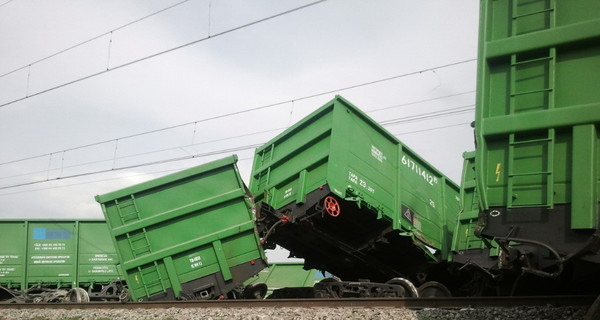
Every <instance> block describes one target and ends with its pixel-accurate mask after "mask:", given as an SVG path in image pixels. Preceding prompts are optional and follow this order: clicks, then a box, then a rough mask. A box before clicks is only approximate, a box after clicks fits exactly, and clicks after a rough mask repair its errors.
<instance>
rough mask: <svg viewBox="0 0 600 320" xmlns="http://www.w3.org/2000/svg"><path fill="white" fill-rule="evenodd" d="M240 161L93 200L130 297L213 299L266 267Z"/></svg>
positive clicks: (208, 166) (233, 159) (229, 160)
mask: <svg viewBox="0 0 600 320" xmlns="http://www.w3.org/2000/svg"><path fill="white" fill-rule="evenodd" d="M236 163H237V157H236V156H231V157H228V158H225V159H221V160H217V161H213V162H210V163H206V164H203V165H200V166H197V167H194V168H191V169H187V170H184V171H181V172H178V173H174V174H171V175H167V176H164V177H162V178H158V179H154V180H151V181H148V182H144V183H141V184H138V185H134V186H131V187H128V188H125V189H122V190H118V191H114V192H111V193H108V194H104V195H100V196H96V200H97V201H98V202H99V203H100V204H101V206H102V210H103V212H104V216H105V218H106V221H107V223H108V226H109V229H110V234H111V237H112V239H113V241H114V244H115V247H116V250H117V253H118V254H119V260H120V261H121V265H122V268H123V272H124V276H125V279H126V280H127V285H128V287H129V290H130V293H131V296H132V298H133V300H135V301H141V300H175V299H176V298H181V299H216V298H220V297H224V296H226V295H228V294H230V295H234V289H236V288H238V287H239V286H241V285H242V283H243V282H244V281H246V280H247V279H249V278H250V277H252V276H253V275H255V274H257V273H258V272H259V271H260V270H262V269H263V268H265V267H266V262H265V256H264V251H263V250H262V247H261V246H260V243H259V239H258V235H257V233H256V231H255V226H254V215H253V210H252V209H253V207H252V204H251V202H250V200H249V198H248V196H247V194H246V188H245V186H244V183H243V182H242V179H241V178H240V175H239V172H238V169H237V166H236Z"/></svg>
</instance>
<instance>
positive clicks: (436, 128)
mask: <svg viewBox="0 0 600 320" xmlns="http://www.w3.org/2000/svg"><path fill="white" fill-rule="evenodd" d="M466 124H471V122H463V123H457V124H450V125H447V126H441V127H433V128H427V129H421V130H415V131H407V132H400V133H394V135H395V136H403V135H406V134H413V133H419V132H426V131H434V130H439V129H445V128H452V127H459V126H464V125H466Z"/></svg>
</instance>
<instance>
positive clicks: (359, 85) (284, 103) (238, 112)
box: [0, 59, 477, 166]
mask: <svg viewBox="0 0 600 320" xmlns="http://www.w3.org/2000/svg"><path fill="white" fill-rule="evenodd" d="M476 60H477V59H467V60H462V61H458V62H452V63H448V64H444V65H440V66H436V67H430V68H426V69H422V70H418V71H413V72H408V73H403V74H399V75H396V76H391V77H385V78H382V79H377V80H372V81H368V82H364V83H360V84H354V85H350V86H346V87H341V88H337V89H333V90H327V91H323V92H319V93H314V94H310V95H306V96H303V97H298V98H292V99H288V100H285V101H280V102H275V103H271V104H266V105H262V106H259V107H254V108H248V109H243V110H239V111H235V112H230V113H226V114H221V115H217V116H213V117H208V118H203V119H199V120H195V121H190V122H185V123H181V124H176V125H172V126H168V127H163V128H159V129H154V130H149V131H144V132H139V133H135V134H131V135H127V136H123V137H119V138H114V139H109V140H103V141H99V142H94V143H89V144H85V145H82V146H77V147H72V148H67V149H64V150H60V151H55V152H50V153H44V154H40V155H35V156H30V157H26V158H20V159H15V160H10V161H6V162H2V163H0V166H2V165H7V164H12V163H16V162H22V161H27V160H32V159H37V158H41V157H47V156H51V155H52V154H55V153H59V152H65V151H74V150H78V149H83V148H88V147H93V146H98V145H101V144H106V143H112V142H114V141H115V140H125V139H130V138H134V137H139V136H143V135H147V134H152V133H157V132H161V131H166V130H171V129H175V128H181V127H184V126H189V125H192V124H193V125H194V126H196V125H197V124H198V123H201V122H207V121H212V120H217V119H223V118H227V117H231V116H236V115H240V114H245V113H250V112H253V111H258V110H264V109H269V108H273V107H276V106H281V105H286V104H289V103H295V102H298V101H302V100H307V99H311V98H315V97H319V96H324V95H328V94H332V93H339V92H342V91H347V90H350V89H356V88H360V87H365V86H369V85H373V84H378V83H382V82H386V81H391V80H396V79H400V78H405V77H409V76H413V75H417V74H421V73H423V72H427V71H432V70H437V69H443V68H448V67H452V66H456V65H460V64H464V63H468V62H473V61H476ZM472 92H473V91H466V92H461V93H457V94H451V95H446V96H442V97H437V98H432V99H426V100H420V101H415V102H408V103H404V104H398V105H394V106H390V107H384V108H378V109H374V110H370V111H368V112H377V111H380V110H384V109H391V108H397V107H402V106H407V105H412V104H418V103H422V102H429V101H433V100H438V99H445V98H448V97H454V96H459V95H464V94H468V93H472Z"/></svg>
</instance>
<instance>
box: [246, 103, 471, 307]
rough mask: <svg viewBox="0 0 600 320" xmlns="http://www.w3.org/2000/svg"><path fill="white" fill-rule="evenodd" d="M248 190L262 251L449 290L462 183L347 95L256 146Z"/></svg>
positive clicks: (340, 272)
mask: <svg viewBox="0 0 600 320" xmlns="http://www.w3.org/2000/svg"><path fill="white" fill-rule="evenodd" d="M250 192H251V193H252V195H253V196H254V200H255V203H256V207H257V225H258V228H259V232H260V235H261V237H262V238H263V242H264V243H265V246H266V247H272V246H274V245H275V244H277V245H280V246H282V247H284V248H286V249H288V250H290V252H291V255H292V256H294V257H299V258H303V259H305V265H306V267H307V268H316V269H319V270H326V271H328V272H331V273H332V274H335V275H336V276H338V277H340V278H341V279H344V280H352V281H356V280H359V279H369V280H370V281H374V282H383V283H385V282H388V281H390V283H394V284H400V285H405V286H406V293H405V294H404V295H406V296H411V295H415V294H414V291H415V290H414V287H412V284H411V282H412V283H416V284H418V285H421V284H425V283H427V282H429V283H427V285H426V287H430V288H432V287H437V288H438V289H439V290H438V291H439V293H440V294H443V295H448V294H449V293H448V290H447V289H446V288H445V287H444V285H442V284H441V283H448V281H453V280H452V279H453V277H451V276H450V275H449V274H448V268H447V266H446V263H445V262H446V260H447V258H448V254H449V252H450V244H451V240H452V231H453V230H454V225H455V223H456V215H457V213H458V210H459V200H460V199H459V188H458V186H457V185H456V184H454V183H453V182H452V181H451V180H450V179H448V178H447V177H446V176H444V175H443V174H441V173H440V172H439V171H438V170H436V169H435V168H433V167H432V166H431V165H430V164H429V163H427V162H426V161H424V160H423V159H421V158H420V157H419V156H418V155H416V154H415V153H414V152H413V151H412V150H410V149H409V148H408V147H406V146H405V145H403V144H402V143H401V142H400V141H399V140H398V139H397V138H396V137H394V136H393V135H391V134H390V133H388V132H387V131H386V130H385V129H384V128H382V127H381V126H380V125H379V124H377V123H376V122H375V121H373V120H372V119H371V118H369V117H368V116H367V115H366V114H364V113H363V112H362V111H360V110H359V109H358V108H357V107H355V106H354V105H352V104H351V103H350V102H348V101H347V100H345V99H344V98H342V97H340V96H336V97H335V99H333V100H331V101H330V102H328V103H326V104H325V105H324V106H323V107H321V108H319V109H318V110H316V111H315V112H313V113H312V114H310V115H309V116H307V117H306V118H304V119H303V120H301V121H299V122H298V123H296V124H295V125H293V126H292V127H290V128H289V129H288V130H286V131H285V132H283V133H281V134H280V135H278V136H277V137H275V138H274V139H272V140H271V141H269V142H267V143H266V144H265V145H263V146H262V147H260V148H258V149H257V150H256V154H255V158H254V165H253V171H252V177H251V180H250ZM432 281H433V282H432ZM367 286H368V285H367ZM367 289H368V288H367ZM371 289H372V290H377V288H371ZM411 292H412V294H411ZM384 295H385V294H384Z"/></svg>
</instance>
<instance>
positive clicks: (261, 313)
mask: <svg viewBox="0 0 600 320" xmlns="http://www.w3.org/2000/svg"><path fill="white" fill-rule="evenodd" d="M586 311H587V310H586V308H583V307H550V306H549V307H518V308H477V309H471V308H467V309H422V310H410V309H404V308H189V309H180V308H169V309H131V310H125V309H113V310H110V309H75V310H62V309H3V310H2V311H1V312H0V319H1V320H17V319H19V320H45V319H47V320H122V319H123V320H124V319H130V320H175V319H205V320H221V319H240V320H241V319H244V320H246V319H248V320H250V319H251V320H263V319H265V320H266V319H283V320H304V319H319V320H338V319H340V320H342V319H344V320H346V319H348V320H367V319H376V320H377V319H394V320H438V319H460V320H479V319H482V320H483V319H485V320H508V319H515V320H516V319H518V320H529V319H533V320H535V319H540V320H542V319H543V320H554V319H556V320H571V319H572V320H575V319H583V318H584V315H585V313H586Z"/></svg>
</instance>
